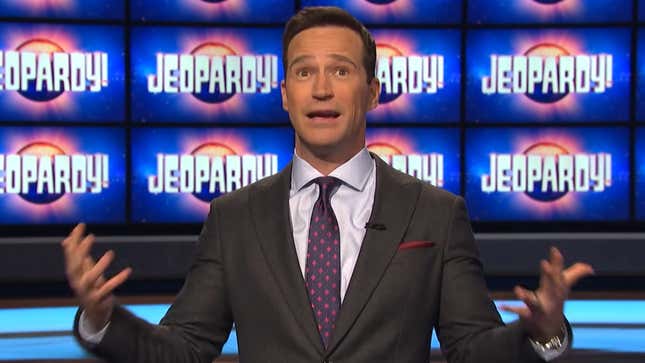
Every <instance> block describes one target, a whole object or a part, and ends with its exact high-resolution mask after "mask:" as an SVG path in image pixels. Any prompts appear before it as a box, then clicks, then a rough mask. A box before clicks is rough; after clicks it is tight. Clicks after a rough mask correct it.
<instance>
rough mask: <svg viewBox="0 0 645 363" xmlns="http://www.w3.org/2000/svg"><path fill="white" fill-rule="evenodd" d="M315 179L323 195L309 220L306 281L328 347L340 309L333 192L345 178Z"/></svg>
mask: <svg viewBox="0 0 645 363" xmlns="http://www.w3.org/2000/svg"><path fill="white" fill-rule="evenodd" d="M314 182H315V183H316V184H318V187H319V195H318V200H317V201H316V203H315V204H314V209H313V211H312V213H311V222H310V223H309V239H308V240H307V260H306V261H307V262H306V266H305V284H306V287H307V293H308V294H309V301H310V302H311V309H312V310H313V312H314V316H315V317H316V322H317V325H318V332H319V333H320V337H321V339H322V341H323V344H324V345H325V347H327V346H328V344H329V341H330V340H331V335H332V333H333V331H334V328H336V317H337V316H338V313H339V312H340V232H339V230H338V221H337V220H336V215H335V214H334V211H333V210H332V208H331V195H332V194H333V192H334V191H335V190H336V188H338V187H339V186H340V183H341V182H340V180H339V179H337V178H334V177H329V176H328V177H320V178H317V179H315V180H314Z"/></svg>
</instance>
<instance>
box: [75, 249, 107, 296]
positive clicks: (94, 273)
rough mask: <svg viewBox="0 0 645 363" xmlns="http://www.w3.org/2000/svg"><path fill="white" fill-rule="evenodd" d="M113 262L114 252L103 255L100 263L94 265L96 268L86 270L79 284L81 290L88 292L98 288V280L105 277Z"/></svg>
mask: <svg viewBox="0 0 645 363" xmlns="http://www.w3.org/2000/svg"><path fill="white" fill-rule="evenodd" d="M85 260H87V259H85ZM113 260H114V252H113V251H107V252H106V253H105V254H103V256H101V258H100V259H99V260H98V262H97V263H96V264H94V266H92V267H91V268H90V269H89V270H86V271H85V273H84V274H83V275H82V277H81V279H80V282H79V285H80V289H81V290H82V291H88V290H90V289H91V288H92V287H93V286H96V283H97V282H98V279H99V278H100V277H102V276H103V273H104V272H105V270H107V268H108V266H110V263H112V261H113Z"/></svg>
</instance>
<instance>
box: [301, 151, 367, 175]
mask: <svg viewBox="0 0 645 363" xmlns="http://www.w3.org/2000/svg"><path fill="white" fill-rule="evenodd" d="M361 150H362V147H361V148H357V149H356V150H351V151H349V152H344V153H338V152H336V153H334V152H330V153H327V154H325V153H314V152H311V150H309V149H307V148H302V147H301V148H299V147H298V145H296V154H297V155H298V156H299V157H300V158H301V159H303V160H305V161H306V162H308V163H309V164H310V165H311V166H313V167H314V169H316V170H318V171H319V172H320V173H321V174H322V175H329V174H330V173H331V172H332V171H334V170H336V168H338V167H339V166H341V165H343V164H344V163H346V162H347V161H348V160H349V159H351V158H352V157H354V155H356V154H358V152H360V151H361Z"/></svg>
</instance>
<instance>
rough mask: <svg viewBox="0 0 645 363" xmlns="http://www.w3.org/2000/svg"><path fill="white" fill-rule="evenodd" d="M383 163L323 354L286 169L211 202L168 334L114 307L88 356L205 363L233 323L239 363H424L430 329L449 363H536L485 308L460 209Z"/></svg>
mask: <svg viewBox="0 0 645 363" xmlns="http://www.w3.org/2000/svg"><path fill="white" fill-rule="evenodd" d="M376 160H377V162H376V167H377V169H376V178H377V181H376V195H375V201H374V206H373V210H372V215H371V217H370V222H371V223H375V224H381V225H383V226H384V227H385V228H370V229H368V230H367V233H366V235H365V239H364V241H363V245H362V247H361V251H360V254H359V257H358V260H357V262H356V267H355V270H354V272H353V275H352V278H351V282H350V284H349V287H348V290H347V293H346V295H345V299H344V300H343V305H342V308H341V312H340V315H339V317H338V321H337V323H336V330H335V332H334V335H333V338H332V341H331V343H330V346H329V348H328V349H324V347H323V344H322V342H321V339H320V336H319V334H318V331H317V329H316V324H315V318H314V316H313V313H312V310H311V307H310V303H309V301H308V297H307V292H306V290H305V287H304V280H303V277H302V274H301V272H300V268H299V265H298V260H297V256H296V252H295V247H294V241H293V235H292V231H291V227H290V225H291V224H290V218H289V203H288V197H289V187H290V178H291V166H288V167H287V168H285V170H283V171H281V172H280V173H279V174H277V175H275V176H272V177H269V178H266V179H263V180H261V181H259V182H257V183H255V184H252V185H250V186H248V187H246V188H243V189H240V190H238V191H236V192H233V193H230V194H228V195H224V196H222V197H219V198H217V199H216V200H214V201H213V202H212V204H211V211H210V214H209V216H208V219H207V221H206V223H205V225H204V227H203V230H202V233H201V236H200V238H199V243H198V252H197V257H196V260H195V261H194V263H193V266H192V268H191V270H190V273H189V274H188V276H187V279H186V282H185V285H184V287H183V288H182V290H181V292H180V293H179V295H178V296H177V298H176V300H175V302H174V303H173V305H172V307H171V308H170V309H169V311H168V313H167V314H166V316H165V317H164V318H163V319H162V321H161V323H160V325H151V324H148V323H146V322H144V321H143V320H140V319H138V318H136V317H134V316H133V315H131V314H130V313H128V312H127V311H126V310H125V309H122V308H120V307H119V308H117V309H116V310H115V311H114V314H113V316H112V318H111V324H110V326H109V328H108V330H107V333H106V335H105V337H104V339H103V340H102V341H101V343H100V344H99V345H97V346H93V345H90V344H87V343H86V342H83V341H82V340H81V343H82V344H84V345H85V347H86V348H88V349H90V350H91V351H92V352H94V353H96V354H98V355H100V356H103V357H105V358H107V359H108V360H109V361H114V362H151V363H152V362H155V363H160V362H173V363H178V362H202V363H206V362H210V361H211V360H212V359H213V357H215V356H217V355H219V353H220V351H221V348H222V345H223V344H224V342H225V341H226V339H227V337H228V335H229V333H230V331H231V328H232V325H233V323H235V325H236V331H237V339H238V347H239V352H240V362H242V363H247V362H253V363H255V362H276V363H277V362H293V363H308V362H311V363H314V362H316V363H319V362H335V363H359V362H392V363H395V362H396V363H403V362H413V363H421V362H428V361H429V355H430V347H429V342H430V337H431V332H432V328H433V327H435V328H436V330H437V334H438V337H439V340H440V341H441V348H442V350H443V352H444V354H445V355H446V356H447V358H448V362H451V363H457V362H460V363H466V362H491V363H506V362H508V363H510V362H540V361H541V360H540V358H539V357H538V356H537V354H536V353H535V351H534V350H533V349H532V347H531V346H530V343H529V341H528V339H527V337H526V335H525V333H524V331H523V330H522V328H521V327H520V326H519V324H511V325H509V326H504V325H503V323H502V322H501V320H500V317H499V314H498V313H497V310H496V309H495V306H494V305H493V303H492V302H491V299H490V297H489V295H488V291H487V288H486V286H485V282H484V279H483V273H482V266H481V263H480V261H479V257H478V251H477V247H476V245H475V241H474V238H473V234H472V231H471V228H470V223H469V220H468V216H467V213H466V209H465V206H464V201H463V199H462V198H461V197H457V196H454V195H452V194H450V193H448V192H446V191H443V190H441V189H438V188H434V187H432V186H429V185H427V184H425V183H422V182H420V181H418V180H417V179H415V178H412V177H410V176H408V175H405V174H402V173H400V172H398V171H396V170H394V169H392V168H391V167H390V166H388V165H387V164H385V163H384V162H383V161H381V160H380V159H379V158H376ZM409 241H424V242H430V243H412V244H407V245H404V246H406V247H413V248H399V247H400V245H401V243H402V242H409ZM75 332H78V315H77V319H76V322H75Z"/></svg>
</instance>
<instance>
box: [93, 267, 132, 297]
mask: <svg viewBox="0 0 645 363" xmlns="http://www.w3.org/2000/svg"><path fill="white" fill-rule="evenodd" d="M130 274H132V269H131V268H130V267H127V268H124V269H123V270H121V272H119V273H118V274H116V275H114V276H113V277H112V278H111V279H109V280H107V281H106V282H105V283H104V284H103V285H102V286H101V287H100V288H99V289H98V296H99V297H101V298H102V297H105V296H107V295H110V294H112V292H113V291H114V290H115V289H116V288H117V287H119V286H121V285H122V284H123V283H124V282H125V281H126V280H127V279H128V278H129V277H130Z"/></svg>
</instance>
